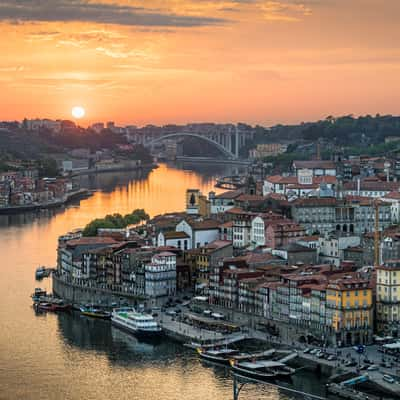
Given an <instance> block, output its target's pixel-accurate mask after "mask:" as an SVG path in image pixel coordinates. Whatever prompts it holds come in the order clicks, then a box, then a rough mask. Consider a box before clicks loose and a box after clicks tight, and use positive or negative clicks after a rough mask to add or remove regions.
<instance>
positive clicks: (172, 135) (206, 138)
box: [147, 132, 237, 159]
mask: <svg viewBox="0 0 400 400" xmlns="http://www.w3.org/2000/svg"><path fill="white" fill-rule="evenodd" d="M181 136H189V137H195V138H198V139H201V140H204V141H205V142H207V143H210V144H212V145H213V146H214V147H216V148H217V149H218V150H220V151H221V153H223V154H224V155H225V156H227V157H228V158H230V159H236V158H237V157H236V156H235V154H233V153H232V152H231V151H229V150H228V149H226V148H225V147H224V146H222V144H220V143H218V142H216V141H215V140H212V139H210V138H208V137H206V136H201V135H198V134H197V133H189V132H179V133H169V134H168V135H164V136H161V137H159V138H157V139H153V140H152V141H150V142H149V143H147V145H148V146H152V145H153V144H156V143H159V142H162V141H163V140H165V139H171V138H175V137H181Z"/></svg>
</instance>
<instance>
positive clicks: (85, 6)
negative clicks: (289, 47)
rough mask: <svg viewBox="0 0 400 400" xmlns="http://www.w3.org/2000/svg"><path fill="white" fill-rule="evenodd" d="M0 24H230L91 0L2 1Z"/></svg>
mask: <svg viewBox="0 0 400 400" xmlns="http://www.w3.org/2000/svg"><path fill="white" fill-rule="evenodd" d="M0 21H10V22H37V21H41V22H71V21H82V22H95V23H102V24H114V25H127V26H155V27H157V26H161V27H198V26H209V25H220V24H223V23H226V22H228V21H227V20H225V19H222V18H216V17H208V16H194V15H180V14H176V13H170V12H168V11H160V10H152V9H147V8H144V7H133V6H129V5H119V4H115V3H102V2H92V1H88V0H39V1H38V0H2V1H1V2H0Z"/></svg>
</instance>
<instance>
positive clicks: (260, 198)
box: [235, 194, 265, 202]
mask: <svg viewBox="0 0 400 400" xmlns="http://www.w3.org/2000/svg"><path fill="white" fill-rule="evenodd" d="M235 200H236V201H248V202H252V201H254V202H256V201H257V202H260V201H264V200H265V199H264V196H259V195H255V194H241V195H240V196H239V197H238V198H236V199H235Z"/></svg>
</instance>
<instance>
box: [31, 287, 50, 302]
mask: <svg viewBox="0 0 400 400" xmlns="http://www.w3.org/2000/svg"><path fill="white" fill-rule="evenodd" d="M45 296H47V292H46V291H45V290H44V289H41V288H35V291H34V292H33V293H32V294H31V297H32V300H33V301H34V302H37V301H39V300H40V299H41V298H42V297H45Z"/></svg>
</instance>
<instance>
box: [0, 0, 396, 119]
mask: <svg viewBox="0 0 400 400" xmlns="http://www.w3.org/2000/svg"><path fill="white" fill-rule="evenodd" d="M399 20H400V1H398V0H382V1H378V0H286V1H267V0H154V1H152V0H113V1H111V0H107V1H106V0H91V1H89V0H42V1H40V2H39V1H38V0H2V1H1V3H0V32H1V39H0V50H1V54H2V57H1V58H0V90H1V96H0V120H2V119H3V120H11V119H22V118H24V117H25V116H26V117H28V118H34V117H43V118H44V117H49V118H70V110H71V108H72V107H73V106H74V105H82V106H83V107H85V109H86V112H87V116H86V118H85V119H84V120H83V121H82V124H83V125H85V124H87V123H90V122H94V121H97V120H99V121H106V120H114V121H116V122H117V123H120V124H136V125H143V124H147V123H154V124H164V123H184V122H194V121H215V122H228V121H229V122H235V121H243V122H248V123H261V124H265V125H271V124H274V123H277V122H298V121H303V120H312V119H318V118H324V117H326V116H327V115H330V114H332V115H342V114H350V113H353V114H356V115H357V114H367V113H369V114H375V113H381V114H386V113H391V114H399V112H398V105H399V104H400V48H399V46H400V45H399V44H400V24H399Z"/></svg>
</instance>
